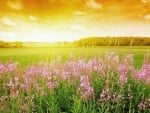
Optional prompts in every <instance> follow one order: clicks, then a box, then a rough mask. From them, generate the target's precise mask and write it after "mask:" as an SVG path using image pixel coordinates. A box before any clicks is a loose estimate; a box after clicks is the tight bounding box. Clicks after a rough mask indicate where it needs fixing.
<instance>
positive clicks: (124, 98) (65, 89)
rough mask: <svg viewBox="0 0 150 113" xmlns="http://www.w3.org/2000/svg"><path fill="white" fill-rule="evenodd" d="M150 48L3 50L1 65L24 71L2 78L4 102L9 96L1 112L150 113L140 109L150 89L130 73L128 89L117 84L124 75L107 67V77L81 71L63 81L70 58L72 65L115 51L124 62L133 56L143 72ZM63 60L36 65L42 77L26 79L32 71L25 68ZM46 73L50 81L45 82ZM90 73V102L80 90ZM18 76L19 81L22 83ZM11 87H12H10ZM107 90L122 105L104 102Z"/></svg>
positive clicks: (4, 74)
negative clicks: (125, 57)
mask: <svg viewBox="0 0 150 113" xmlns="http://www.w3.org/2000/svg"><path fill="white" fill-rule="evenodd" d="M148 49H149V47H132V48H131V47H91V48H69V47H68V48H67V47H64V48H7V49H6V48H1V49H0V62H8V61H11V60H13V61H18V62H19V64H20V65H21V66H23V67H25V69H22V68H20V67H18V68H17V70H14V71H12V72H11V71H10V72H9V71H6V72H4V73H3V74H2V75H1V76H0V98H2V96H4V97H5V100H3V101H0V107H1V106H2V105H3V106H6V108H4V110H0V113H3V112H4V111H5V113H20V112H23V111H24V112H27V113H30V112H35V113H121V112H123V113H149V109H146V110H139V109H138V104H139V102H141V101H145V99H149V98H150V94H149V90H150V87H149V86H148V85H147V84H146V83H145V81H142V80H141V81H138V80H136V79H135V78H134V76H133V75H132V74H133V73H132V74H130V72H128V75H127V77H128V81H127V83H124V85H121V84H120V83H119V82H118V80H119V76H120V75H119V74H117V72H116V71H115V70H114V71H113V70H109V68H108V69H107V68H106V69H107V70H105V71H106V72H105V75H101V74H100V73H98V72H95V71H92V73H91V74H90V71H89V70H83V71H81V72H80V73H79V75H78V76H71V75H69V76H70V77H69V78H68V79H66V80H63V79H62V78H61V76H62V75H63V72H71V69H72V68H71V69H70V68H69V67H68V65H67V64H66V63H64V61H72V60H71V58H72V57H73V58H72V59H73V61H76V60H77V59H90V58H93V57H104V56H105V53H107V52H113V51H117V52H118V53H119V56H120V58H122V56H123V55H125V54H128V53H133V56H134V66H135V67H136V68H139V67H141V65H142V64H143V59H144V56H145V54H146V53H147V51H148ZM70 55H71V56H72V57H71V56H70ZM60 56H61V57H62V60H61V61H60V62H56V63H54V65H46V64H43V65H42V66H40V68H39V65H38V66H37V67H36V70H37V72H38V70H39V69H40V70H42V72H41V73H40V74H39V73H34V74H33V75H32V74H29V75H30V76H29V75H28V74H27V75H28V76H27V75H26V72H28V66H27V65H29V67H30V64H31V63H38V61H43V60H44V61H48V62H50V61H54V60H57V59H58V58H59V57H60ZM104 60H105V59H104ZM46 63H47V62H46ZM57 63H58V64H57ZM120 63H121V62H120ZM31 66H32V65H31ZM35 66H36V65H35ZM56 67H57V68H56ZM31 69H33V68H31ZM73 69H74V68H73ZM58 70H59V71H58ZM34 71H35V70H33V72H34ZM57 71H58V72H59V73H58V74H57ZM87 71H88V72H87ZM29 72H30V71H29ZM43 72H44V73H43ZM45 72H46V73H45ZM51 72H52V73H51ZM47 73H48V74H49V75H48V76H49V77H50V79H49V78H46V77H45V74H47ZM87 73H88V74H89V81H90V84H91V86H93V88H94V96H93V97H92V98H91V99H89V100H84V99H82V98H81V94H80V91H79V90H78V89H79V88H80V82H81V81H80V79H81V76H83V75H86V74H87ZM15 77H18V78H19V79H18V81H17V80H16V79H15ZM10 81H12V82H10ZM25 81H27V83H26V82H25ZM49 82H51V83H57V87H56V89H50V88H49V87H48V85H47V83H49ZM9 83H11V84H13V85H9V86H8V84H9ZM23 84H25V85H26V86H28V88H29V89H28V90H25V89H23V88H22V87H21V86H22V85H23ZM6 86H7V87H6ZM106 89H109V92H108V94H109V95H111V96H112V95H113V94H117V95H120V94H121V98H119V96H118V98H119V100H117V102H114V103H113V101H111V100H107V101H104V102H100V101H99V99H100V94H101V93H102V91H103V90H106ZM16 90H18V92H19V93H18V95H17V96H15V98H12V97H11V96H10V95H11V94H13V93H12V92H13V91H14V92H15V91H16ZM11 91H12V92H11ZM42 91H44V94H43V93H42ZM130 93H131V94H132V96H133V99H131V100H130V99H129V98H128V94H130ZM6 97H7V98H6ZM1 100H2V99H1ZM24 104H25V105H26V107H25V109H23V108H21V107H22V106H23V105H24ZM19 110H21V111H19Z"/></svg>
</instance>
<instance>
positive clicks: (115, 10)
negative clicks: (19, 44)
mask: <svg viewBox="0 0 150 113" xmlns="http://www.w3.org/2000/svg"><path fill="white" fill-rule="evenodd" d="M90 36H147V37H149V36H150V0H0V40H5V41H39V42H41V41H43V42H45V41H50V42H57V41H73V40H78V39H80V38H84V37H90Z"/></svg>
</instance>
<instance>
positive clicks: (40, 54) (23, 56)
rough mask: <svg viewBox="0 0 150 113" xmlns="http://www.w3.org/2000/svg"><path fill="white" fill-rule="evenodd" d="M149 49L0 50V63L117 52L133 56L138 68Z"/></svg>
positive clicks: (23, 62)
mask: <svg viewBox="0 0 150 113" xmlns="http://www.w3.org/2000/svg"><path fill="white" fill-rule="evenodd" d="M149 48H150V47H149V46H148V47H145V46H142V47H141V46H136V47H128V46H127V47H124V46H122V47H70V48H69V47H61V48H59V47H51V48H0V61H1V62H7V61H12V60H13V61H18V62H19V63H20V65H22V66H24V65H28V64H31V63H36V62H38V61H48V62H49V61H52V60H54V59H57V58H59V57H61V60H62V61H65V60H67V59H69V58H70V55H72V56H73V57H74V58H75V59H78V58H82V57H84V58H86V59H89V58H92V57H104V54H105V53H106V52H112V51H116V50H117V51H118V53H119V55H120V56H122V55H124V54H127V53H129V52H132V53H133V55H134V65H135V67H140V66H141V64H142V63H143V58H144V56H145V54H146V53H147V51H148V49H149Z"/></svg>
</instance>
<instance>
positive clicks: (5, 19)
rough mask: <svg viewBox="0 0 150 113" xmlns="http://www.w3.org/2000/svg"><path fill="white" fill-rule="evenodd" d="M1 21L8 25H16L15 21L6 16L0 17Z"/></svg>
mask: <svg viewBox="0 0 150 113" xmlns="http://www.w3.org/2000/svg"><path fill="white" fill-rule="evenodd" d="M2 23H3V24H4V25H5V26H10V27H13V26H16V23H15V22H14V21H13V20H12V19H10V18H7V17H3V18H2Z"/></svg>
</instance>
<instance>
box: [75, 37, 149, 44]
mask: <svg viewBox="0 0 150 113" xmlns="http://www.w3.org/2000/svg"><path fill="white" fill-rule="evenodd" d="M74 44H75V45H76V46H150V38H148V37H142V38H141V37H90V38H84V39H80V40H78V41H75V42H74Z"/></svg>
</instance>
